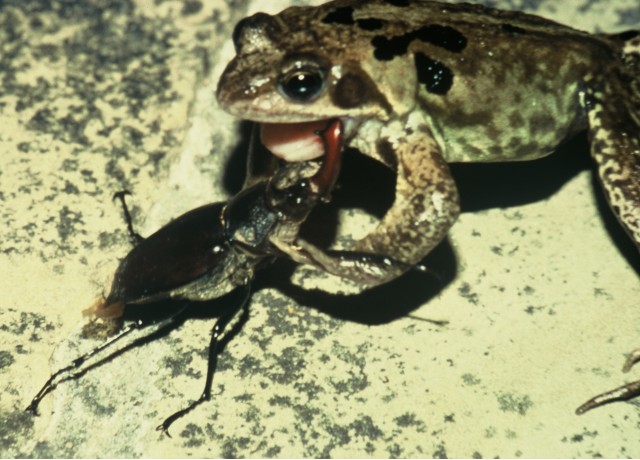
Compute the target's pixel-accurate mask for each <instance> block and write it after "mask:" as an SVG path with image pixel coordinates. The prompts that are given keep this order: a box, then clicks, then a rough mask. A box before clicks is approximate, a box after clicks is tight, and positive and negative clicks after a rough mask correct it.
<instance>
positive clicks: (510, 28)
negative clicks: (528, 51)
mask: <svg viewBox="0 0 640 460" xmlns="http://www.w3.org/2000/svg"><path fill="white" fill-rule="evenodd" d="M502 30H504V31H505V32H507V33H509V34H511V35H524V34H526V33H527V31H526V30H524V29H523V28H522V27H518V26H514V25H512V24H502Z"/></svg>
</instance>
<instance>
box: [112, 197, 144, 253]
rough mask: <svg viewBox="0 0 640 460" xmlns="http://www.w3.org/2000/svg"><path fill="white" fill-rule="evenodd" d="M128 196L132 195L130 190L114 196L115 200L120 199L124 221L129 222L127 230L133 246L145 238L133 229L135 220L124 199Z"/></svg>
mask: <svg viewBox="0 0 640 460" xmlns="http://www.w3.org/2000/svg"><path fill="white" fill-rule="evenodd" d="M126 195H131V192H130V191H129V190H121V191H119V192H116V193H114V194H113V198H112V199H113V200H115V199H118V200H120V202H121V203H122V209H123V211H124V220H125V221H126V222H127V230H129V236H130V237H131V240H132V241H133V244H134V245H136V244H138V243H140V242H141V241H142V240H144V238H143V237H142V236H140V234H139V233H138V232H136V231H135V230H134V229H133V219H132V218H131V214H130V213H129V208H128V207H127V202H126V201H125V199H124V197H125V196H126Z"/></svg>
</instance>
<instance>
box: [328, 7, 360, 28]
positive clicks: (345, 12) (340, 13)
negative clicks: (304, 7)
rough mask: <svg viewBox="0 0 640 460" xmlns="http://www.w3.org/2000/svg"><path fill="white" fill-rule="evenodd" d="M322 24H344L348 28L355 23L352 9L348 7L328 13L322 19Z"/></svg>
mask: <svg viewBox="0 0 640 460" xmlns="http://www.w3.org/2000/svg"><path fill="white" fill-rule="evenodd" d="M322 22H324V23H325V24H345V25H348V26H349V25H352V24H355V21H354V20H353V8H352V7H350V6H343V7H341V8H336V9H335V10H333V11H331V12H330V13H328V14H327V15H326V16H325V17H324V18H323V19H322Z"/></svg>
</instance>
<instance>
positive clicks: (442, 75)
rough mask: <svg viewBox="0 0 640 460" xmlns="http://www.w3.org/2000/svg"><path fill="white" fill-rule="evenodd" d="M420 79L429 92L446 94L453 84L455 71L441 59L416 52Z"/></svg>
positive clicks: (415, 60)
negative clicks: (437, 59)
mask: <svg viewBox="0 0 640 460" xmlns="http://www.w3.org/2000/svg"><path fill="white" fill-rule="evenodd" d="M414 62H415V66H416V72H417V74H418V81H419V82H420V83H422V84H423V85H424V86H425V88H426V89H427V91H428V92H430V93H432V94H439V95H441V96H442V95H445V94H447V93H448V92H449V90H450V89H451V86H452V85H453V72H452V71H451V69H449V68H448V67H447V66H445V65H444V64H443V63H442V62H440V61H434V60H433V59H431V58H429V57H427V56H425V55H424V54H422V53H416V54H415V56H414Z"/></svg>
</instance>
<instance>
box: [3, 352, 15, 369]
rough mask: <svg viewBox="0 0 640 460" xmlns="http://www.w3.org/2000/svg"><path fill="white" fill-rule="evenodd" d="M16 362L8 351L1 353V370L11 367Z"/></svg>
mask: <svg viewBox="0 0 640 460" xmlns="http://www.w3.org/2000/svg"><path fill="white" fill-rule="evenodd" d="M15 361H16V360H15V358H14V357H13V355H12V354H11V353H10V352H8V351H6V350H2V351H0V369H5V368H7V367H9V366H11V365H12V364H13V363H14V362H15Z"/></svg>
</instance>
